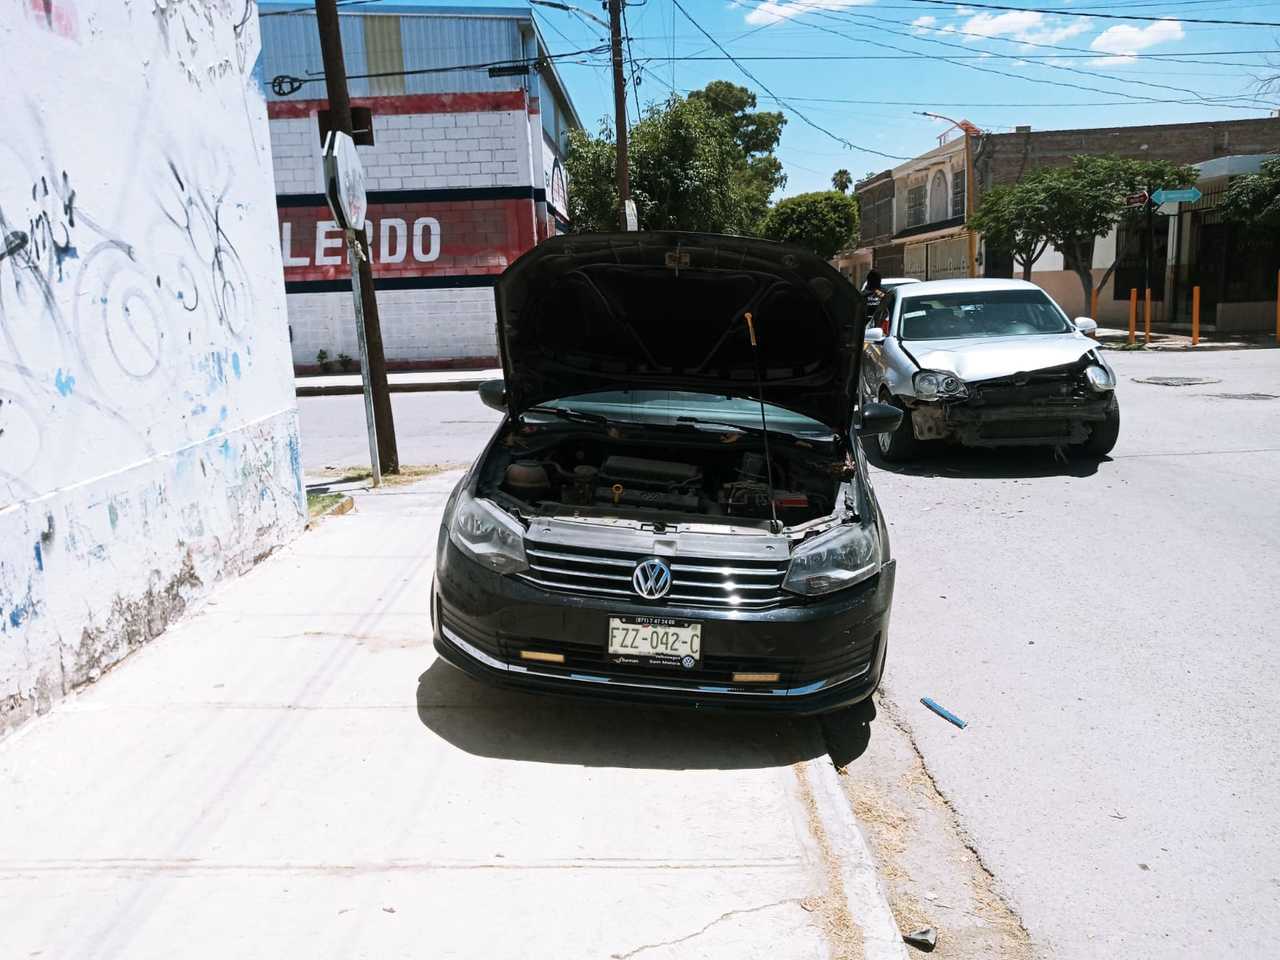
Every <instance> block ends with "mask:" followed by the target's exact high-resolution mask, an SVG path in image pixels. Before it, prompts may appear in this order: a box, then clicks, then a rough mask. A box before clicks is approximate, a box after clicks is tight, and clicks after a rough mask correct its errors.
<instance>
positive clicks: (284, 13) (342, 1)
mask: <svg viewBox="0 0 1280 960" xmlns="http://www.w3.org/2000/svg"><path fill="white" fill-rule="evenodd" d="M382 2H383V0H338V2H337V5H338V6H339V7H358V6H363V5H364V4H366V3H382ZM315 12H316V8H315V6H314V5H312V6H309V7H294V8H293V9H292V10H268V11H267V12H266V13H259V14H258V19H259V20H261V19H263V18H264V17H288V16H292V15H293V14H295V13H315Z"/></svg>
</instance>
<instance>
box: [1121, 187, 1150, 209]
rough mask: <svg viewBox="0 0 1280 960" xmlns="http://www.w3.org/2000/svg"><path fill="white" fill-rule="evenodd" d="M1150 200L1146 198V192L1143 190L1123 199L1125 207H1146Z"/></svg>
mask: <svg viewBox="0 0 1280 960" xmlns="http://www.w3.org/2000/svg"><path fill="white" fill-rule="evenodd" d="M1150 199H1151V198H1150V197H1149V196H1147V191H1145V190H1143V191H1140V192H1139V193H1131V194H1129V195H1128V196H1127V197H1125V198H1124V204H1125V206H1126V207H1145V206H1146V205H1147V201H1148V200H1150Z"/></svg>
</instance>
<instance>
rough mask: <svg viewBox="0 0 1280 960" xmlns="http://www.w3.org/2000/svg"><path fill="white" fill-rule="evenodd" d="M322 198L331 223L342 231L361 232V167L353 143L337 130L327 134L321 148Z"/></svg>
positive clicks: (364, 200)
mask: <svg viewBox="0 0 1280 960" xmlns="http://www.w3.org/2000/svg"><path fill="white" fill-rule="evenodd" d="M324 179H325V196H326V197H327V198H328V200H329V209H330V210H331V211H333V219H334V220H336V221H337V222H338V226H339V227H341V228H342V229H343V230H363V229H364V221H365V215H366V214H367V213H368V210H369V200H368V197H367V196H366V195H365V187H364V164H363V163H361V162H360V156H359V154H357V153H356V145H355V141H354V140H352V139H351V136H350V134H346V133H343V132H342V131H340V130H333V131H331V132H330V133H329V137H328V140H327V141H326V142H325V146H324Z"/></svg>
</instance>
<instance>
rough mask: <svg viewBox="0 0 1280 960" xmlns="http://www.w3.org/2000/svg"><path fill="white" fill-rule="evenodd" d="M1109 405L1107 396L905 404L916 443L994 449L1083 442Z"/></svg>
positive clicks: (1111, 404)
mask: <svg viewBox="0 0 1280 960" xmlns="http://www.w3.org/2000/svg"><path fill="white" fill-rule="evenodd" d="M1115 403H1116V399H1115V394H1114V393H1107V394H1103V395H1100V396H1098V397H1097V398H1096V399H1093V398H1090V399H1073V400H1064V401H1047V402H1046V401H1036V400H1029V401H1027V402H1025V403H1016V402H1014V403H1000V404H988V403H975V402H974V401H973V399H964V400H942V401H935V402H929V403H926V402H923V401H915V402H914V403H909V404H908V405H909V406H910V407H911V411H912V415H911V421H912V425H913V427H914V431H915V435H916V437H917V438H918V439H920V440H950V441H953V442H956V443H962V444H964V445H965V446H974V447H995V446H1031V445H1043V444H1076V443H1083V442H1084V441H1086V440H1087V439H1088V438H1089V434H1090V432H1091V431H1092V429H1093V425H1094V424H1095V423H1100V422H1102V421H1104V420H1106V418H1107V415H1108V414H1109V413H1110V412H1111V410H1112V409H1113V408H1114V406H1115Z"/></svg>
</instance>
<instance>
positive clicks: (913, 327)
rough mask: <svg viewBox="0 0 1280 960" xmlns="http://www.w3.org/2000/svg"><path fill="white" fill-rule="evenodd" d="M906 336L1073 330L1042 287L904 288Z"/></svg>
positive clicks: (1016, 334) (940, 337)
mask: <svg viewBox="0 0 1280 960" xmlns="http://www.w3.org/2000/svg"><path fill="white" fill-rule="evenodd" d="M899 294H900V295H901V296H902V319H901V321H900V322H899V325H898V327H899V333H898V335H899V336H900V337H901V338H902V339H903V340H960V339H969V338H972V337H1022V336H1028V335H1035V334H1051V333H1069V332H1070V331H1071V330H1072V326H1071V323H1070V321H1068V320H1067V316H1066V314H1064V313H1063V312H1062V311H1061V310H1060V309H1059V308H1058V306H1057V304H1055V303H1054V302H1053V301H1052V300H1050V299H1049V298H1048V297H1047V296H1046V295H1045V294H1044V293H1042V292H1041V291H1039V290H981V291H966V292H964V293H938V294H932V295H924V296H914V297H913V296H911V295H910V294H909V293H907V291H906V289H900V290H899Z"/></svg>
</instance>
